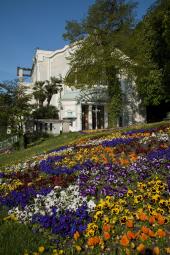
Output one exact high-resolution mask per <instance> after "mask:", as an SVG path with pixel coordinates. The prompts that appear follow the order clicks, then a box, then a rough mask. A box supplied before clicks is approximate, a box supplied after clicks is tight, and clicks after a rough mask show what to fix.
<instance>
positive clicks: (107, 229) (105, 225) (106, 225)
mask: <svg viewBox="0 0 170 255" xmlns="http://www.w3.org/2000/svg"><path fill="white" fill-rule="evenodd" d="M110 228H111V226H110V225H109V224H104V225H103V231H104V232H108V231H110Z"/></svg>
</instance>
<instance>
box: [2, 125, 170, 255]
mask: <svg viewBox="0 0 170 255" xmlns="http://www.w3.org/2000/svg"><path fill="white" fill-rule="evenodd" d="M169 194H170V126H169V125H163V126H160V127H156V128H153V127H152V128H146V129H140V130H139V129H138V130H137V129H135V130H131V131H127V132H123V131H117V132H116V131H113V132H112V133H111V132H108V134H107V133H106V132H105V133H104V134H102V133H101V134H100V135H98V137H97V136H94V137H92V138H86V137H84V136H83V134H82V138H80V139H78V140H77V142H76V143H72V144H69V145H67V146H62V147H60V148H58V149H56V150H53V151H50V152H49V153H46V154H41V155H38V156H34V157H33V158H32V159H31V160H29V161H26V162H23V163H20V164H18V165H13V166H10V167H6V168H3V169H1V172H0V206H1V209H2V210H3V212H5V213H4V214H1V215H0V217H1V226H2V225H3V224H7V223H8V224H10V225H11V224H18V223H19V224H22V226H24V227H28V228H29V229H31V231H32V236H38V235H41V236H43V239H42V240H43V241H41V242H39V243H38V244H37V247H36V249H35V248H34V249H33V248H31V246H29V245H27V247H25V248H23V249H21V252H20V254H22V255H24V254H25V255H28V254H34V255H36V254H37V255H38V254H44V255H45V254H51V255H57V254H66V255H67V254H68V255H69V254H115V255H116V254H117V255H123V254H126V255H131V254H134V255H136V254H154V255H158V254H162V255H164V254H170V245H169V244H170V228H169V225H170V224H169V221H170V216H169V215H170V214H169V213H170V197H169ZM11 235H12V234H11ZM19 238H21V236H20V237H19ZM1 240H2V239H1V238H0V242H1ZM3 245H4V244H3V243H0V246H1V247H3ZM4 250H5V248H4ZM0 251H1V250H0ZM0 254H2V253H1V252H0ZM3 254H4V255H5V253H3ZM6 254H10V255H12V254H17V253H12V251H11V253H7V252H6Z"/></svg>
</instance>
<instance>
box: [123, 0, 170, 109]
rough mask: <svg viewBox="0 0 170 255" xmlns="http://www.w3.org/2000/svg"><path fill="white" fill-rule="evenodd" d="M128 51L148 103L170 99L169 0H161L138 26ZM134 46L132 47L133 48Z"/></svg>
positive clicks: (143, 96) (138, 82)
mask: <svg viewBox="0 0 170 255" xmlns="http://www.w3.org/2000/svg"><path fill="white" fill-rule="evenodd" d="M130 44H131V49H130V47H129V51H127V54H128V55H129V56H130V57H131V58H132V59H133V60H134V62H135V63H136V65H135V66H134V70H133V71H134V76H135V77H136V78H137V79H136V83H137V86H138V91H139V94H140V96H141V98H142V99H143V103H144V104H145V105H158V104H160V103H161V102H162V101H170V86H169V83H170V76H169V73H170V1H169V0H158V1H156V3H155V4H154V5H153V6H152V7H151V8H150V9H149V11H148V13H147V15H146V16H145V17H144V19H143V20H142V21H141V22H140V23H139V24H138V26H137V27H136V29H135V31H134V33H133V36H132V37H131V38H130ZM132 48H133V49H132Z"/></svg>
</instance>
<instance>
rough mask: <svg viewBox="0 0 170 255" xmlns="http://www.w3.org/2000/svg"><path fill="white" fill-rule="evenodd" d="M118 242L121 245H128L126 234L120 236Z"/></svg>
mask: <svg viewBox="0 0 170 255" xmlns="http://www.w3.org/2000/svg"><path fill="white" fill-rule="evenodd" d="M120 244H121V245H123V246H128V244H129V239H128V238H127V235H123V236H122V238H121V239H120Z"/></svg>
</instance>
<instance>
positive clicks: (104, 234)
mask: <svg viewBox="0 0 170 255" xmlns="http://www.w3.org/2000/svg"><path fill="white" fill-rule="evenodd" d="M103 236H104V239H105V240H109V239H110V237H111V236H110V234H109V232H104V233H103Z"/></svg>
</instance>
